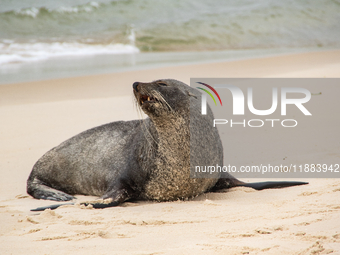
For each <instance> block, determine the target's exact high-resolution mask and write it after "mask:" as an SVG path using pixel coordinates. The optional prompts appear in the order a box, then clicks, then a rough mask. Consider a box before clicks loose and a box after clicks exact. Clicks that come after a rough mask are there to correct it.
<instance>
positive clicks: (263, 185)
mask: <svg viewBox="0 0 340 255" xmlns="http://www.w3.org/2000/svg"><path fill="white" fill-rule="evenodd" d="M305 184H308V182H297V181H275V182H271V181H268V182H252V183H245V182H242V181H239V180H237V179H236V178H220V179H219V180H218V181H217V183H216V184H215V186H214V187H212V188H211V189H210V190H209V191H212V192H215V191H219V190H221V189H229V188H233V187H249V188H253V189H256V190H263V189H279V188H286V187H291V186H297V185H305Z"/></svg>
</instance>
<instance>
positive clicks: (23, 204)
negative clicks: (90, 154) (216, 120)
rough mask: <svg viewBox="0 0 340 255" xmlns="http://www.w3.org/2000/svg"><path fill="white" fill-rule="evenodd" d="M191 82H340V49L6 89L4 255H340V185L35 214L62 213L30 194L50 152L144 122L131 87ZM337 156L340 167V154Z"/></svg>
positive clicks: (0, 131) (315, 183)
mask: <svg viewBox="0 0 340 255" xmlns="http://www.w3.org/2000/svg"><path fill="white" fill-rule="evenodd" d="M192 77H205V78H208V77H213V78H218V77H223V78H227V77H234V78H237V77H243V78H246V77H249V78H255V77H261V78H265V77H277V78H280V77H282V78H288V77H294V78H340V50H333V51H319V52H310V53H300V54H291V55H285V56H276V57H266V58H256V59H249V60H239V61H233V62H222V63H208V64H196V65H186V66H183V65H180V66H172V67H162V68H157V69H148V70H139V71H131V72H121V73H112V74H103V75H92V76H83V77H75V78H64V79H56V80H47V81H35V82H26V83H18V84H9V85H0V118H1V125H0V171H1V178H0V222H1V228H0V244H1V245H0V253H1V254H340V198H339V197H340V196H339V194H340V179H308V180H304V181H308V182H309V184H308V185H304V186H297V187H290V188H286V189H273V190H263V191H254V190H252V189H250V188H241V187H239V188H232V189H230V190H228V191H227V192H224V193H207V194H203V195H201V196H199V197H197V198H195V199H190V200H188V201H175V202H166V203H156V202H145V201H143V202H136V203H124V204H123V205H122V206H119V207H115V208H108V209H105V210H95V209H84V208H80V207H79V206H64V207H61V208H58V209H57V210H54V211H50V210H45V211H44V212H41V213H36V212H30V209H32V208H35V207H38V206H44V205H49V204H54V203H53V202H52V201H43V200H36V199H33V198H32V197H30V196H28V195H27V193H26V180H27V178H28V176H29V173H30V171H31V169H32V166H33V165H34V163H35V162H36V161H37V160H38V159H39V158H40V157H41V156H42V155H43V154H44V153H45V152H46V151H48V150H49V149H51V148H53V147H54V146H56V145H58V144H60V143H61V142H63V141H64V140H66V139H68V138H70V137H72V136H74V135H76V134H78V133H80V132H82V131H84V130H86V129H89V128H92V127H95V126H98V125H101V124H105V123H108V122H112V121H118V120H132V119H137V118H139V116H138V113H137V111H136V109H135V107H134V99H133V93H132V84H133V82H135V81H141V82H147V81H151V80H156V79H161V78H172V79H178V80H180V81H183V82H185V83H187V84H189V83H190V78H192ZM322 96H325V97H327V94H325V95H322ZM337 104H338V105H339V108H340V103H339V102H338V103H337ZM326 135H327V136H328V137H332V138H333V139H335V140H339V134H334V133H329V134H326ZM326 145H327V144H325V146H326ZM250 146H251V145H250ZM333 154H334V155H333V157H335V158H336V157H337V158H338V159H339V163H340V145H339V146H338V149H337V150H336V151H333ZM312 157H313V153H311V154H310V158H311V159H312ZM245 181H246V180H245ZM77 197H78V199H79V201H84V200H88V197H84V196H77ZM91 199H96V198H95V197H91Z"/></svg>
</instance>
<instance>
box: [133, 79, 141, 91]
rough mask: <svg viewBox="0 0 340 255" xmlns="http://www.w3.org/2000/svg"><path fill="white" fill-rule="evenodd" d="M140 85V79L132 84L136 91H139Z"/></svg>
mask: <svg viewBox="0 0 340 255" xmlns="http://www.w3.org/2000/svg"><path fill="white" fill-rule="evenodd" d="M138 85H139V82H138V81H136V82H134V83H133V84H132V87H133V89H134V90H135V91H136V92H138Z"/></svg>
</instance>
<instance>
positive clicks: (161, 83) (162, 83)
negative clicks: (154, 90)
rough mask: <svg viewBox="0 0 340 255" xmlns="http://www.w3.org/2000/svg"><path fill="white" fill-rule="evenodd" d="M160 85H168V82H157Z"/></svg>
mask: <svg viewBox="0 0 340 255" xmlns="http://www.w3.org/2000/svg"><path fill="white" fill-rule="evenodd" d="M157 84H158V85H161V86H168V85H167V84H166V83H164V82H157Z"/></svg>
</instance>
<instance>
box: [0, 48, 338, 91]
mask: <svg viewBox="0 0 340 255" xmlns="http://www.w3.org/2000/svg"><path fill="white" fill-rule="evenodd" d="M334 50H339V48H330V47H326V48H322V47H309V48H308V47H307V48H268V49H243V50H242V49H237V50H222V51H192V52H190V51H187V52H141V53H137V54H97V55H88V56H86V55H85V56H64V57H63V56H60V57H51V58H49V59H46V60H39V61H29V62H22V63H8V64H2V65H0V74H1V76H2V77H1V80H0V86H2V85H7V84H16V83H23V82H36V81H43V80H52V79H64V78H75V77H81V76H88V75H103V74H110V73H121V72H131V71H142V70H148V69H155V68H166V67H173V66H174V67H175V66H186V65H194V64H208V63H223V62H233V61H239V60H250V59H257V58H266V57H277V56H283V55H291V54H299V53H308V52H324V51H334Z"/></svg>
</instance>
